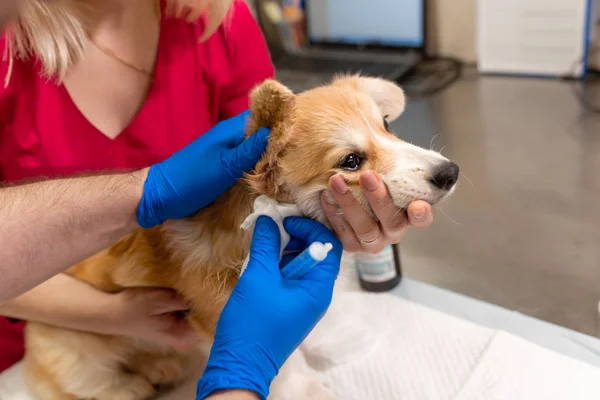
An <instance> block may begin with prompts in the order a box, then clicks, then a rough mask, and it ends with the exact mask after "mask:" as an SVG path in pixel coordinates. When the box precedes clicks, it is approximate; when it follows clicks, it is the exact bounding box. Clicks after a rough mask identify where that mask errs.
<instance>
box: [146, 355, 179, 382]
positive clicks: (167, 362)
mask: <svg viewBox="0 0 600 400" xmlns="http://www.w3.org/2000/svg"><path fill="white" fill-rule="evenodd" d="M184 367H185V365H184V361H183V359H181V358H180V357H176V356H175V357H166V358H159V359H157V360H155V361H154V362H151V363H147V364H144V365H140V367H139V371H138V372H139V373H140V374H141V375H143V376H144V377H146V379H147V380H149V381H150V383H152V384H154V385H170V384H173V383H176V382H179V381H180V380H182V379H183V376H184Z"/></svg>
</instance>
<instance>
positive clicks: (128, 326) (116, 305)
mask: <svg viewBox="0 0 600 400" xmlns="http://www.w3.org/2000/svg"><path fill="white" fill-rule="evenodd" d="M112 296H114V301H113V303H112V304H113V307H111V311H110V312H111V314H112V316H111V325H112V328H109V329H111V330H114V332H111V334H114V335H124V336H130V337H136V338H141V339H146V340H150V341H153V342H159V343H164V344H167V345H170V346H173V347H175V348H177V349H179V350H189V349H191V348H193V347H194V346H196V345H197V344H198V341H199V337H198V334H197V333H196V332H195V331H194V330H193V329H192V327H191V325H190V324H189V323H188V322H187V320H186V319H185V318H183V316H182V312H185V311H187V310H189V306H188V305H187V304H185V302H184V301H183V300H182V299H181V298H180V297H178V296H177V295H176V294H175V293H174V292H172V291H170V290H167V289H152V288H133V289H127V290H124V291H123V292H120V293H117V294H114V295H112Z"/></svg>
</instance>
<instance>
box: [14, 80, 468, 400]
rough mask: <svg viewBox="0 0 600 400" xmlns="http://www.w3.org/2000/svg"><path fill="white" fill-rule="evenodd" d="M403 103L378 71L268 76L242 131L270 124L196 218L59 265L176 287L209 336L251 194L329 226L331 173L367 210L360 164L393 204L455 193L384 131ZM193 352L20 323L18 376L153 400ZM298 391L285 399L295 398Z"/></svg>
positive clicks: (62, 391) (62, 393)
mask: <svg viewBox="0 0 600 400" xmlns="http://www.w3.org/2000/svg"><path fill="white" fill-rule="evenodd" d="M404 107H405V96H404V93H403V91H402V89H401V88H400V87H398V86H397V85H395V84H394V83H392V82H389V81H386V80H383V79H378V78H371V77H362V76H354V75H352V76H339V77H336V78H334V80H333V81H332V82H331V83H330V84H328V85H325V86H321V87H317V88H315V89H312V90H309V91H306V92H303V93H301V94H297V95H296V94H294V93H292V92H291V91H290V90H289V89H288V88H286V87H285V86H283V85H282V84H280V83H279V82H277V81H274V80H267V81H265V82H263V83H262V84H260V85H259V86H257V87H256V88H254V89H253V91H252V92H251V94H250V111H251V117H250V118H249V121H248V123H247V135H252V134H253V133H254V132H256V131H257V130H258V129H259V128H261V127H269V128H271V135H270V137H269V143H268V146H267V150H266V152H265V154H264V155H263V157H262V159H261V160H260V161H259V162H258V164H257V165H256V167H255V169H254V170H253V171H251V172H250V173H248V174H247V175H246V176H245V178H244V179H241V180H239V181H238V182H237V183H236V184H235V185H234V186H233V187H232V188H230V189H229V190H228V191H227V192H225V193H224V194H223V195H222V196H221V197H220V198H219V199H218V200H217V201H216V202H214V203H213V204H211V205H209V206H208V207H206V208H204V209H202V210H200V211H199V212H198V213H197V214H195V215H193V216H191V217H189V218H186V219H183V220H177V221H167V222H166V223H164V224H163V225H162V226H159V227H155V228H151V229H139V230H137V231H134V232H133V233H131V234H129V235H128V236H126V237H124V238H122V239H121V240H120V241H119V242H117V243H116V244H114V245H113V246H112V247H110V248H108V249H106V250H104V251H102V252H100V253H98V254H96V255H94V256H92V257H90V258H89V259H87V260H85V261H83V262H81V263H79V264H77V265H75V266H73V267H71V268H70V269H69V270H68V271H67V273H68V274H70V275H71V276H73V277H75V278H77V279H80V280H82V281H84V282H87V283H89V284H91V285H93V286H94V287H96V288H98V289H100V290H103V291H107V292H118V291H120V290H123V289H124V288H130V287H161V288H170V289H173V290H175V291H176V292H177V293H178V294H179V295H181V296H182V297H183V298H184V299H185V300H186V302H187V303H188V304H189V305H190V312H189V314H188V315H187V316H186V318H188V320H189V322H190V323H191V325H192V326H193V327H194V329H195V330H197V332H198V333H199V334H200V335H201V336H202V338H203V339H205V341H206V342H205V343H208V344H210V343H211V342H212V339H213V335H214V333H215V329H216V325H217V321H218V319H219V315H220V313H221V311H222V309H223V307H224V306H225V303H226V302H227V299H228V296H229V295H230V293H231V291H232V290H233V288H234V286H235V284H236V282H237V280H238V278H239V275H240V271H241V268H242V265H243V263H244V260H245V258H246V256H247V255H248V252H249V247H250V241H251V234H252V233H251V232H246V231H245V230H242V229H241V228H240V226H241V225H242V222H243V221H244V220H245V219H246V217H247V216H248V215H249V214H250V213H251V212H252V209H253V203H254V200H255V199H256V198H257V197H258V196H259V195H266V196H269V197H271V198H273V199H276V200H278V201H280V202H284V203H294V204H296V205H297V206H298V207H299V209H300V210H301V212H302V213H303V215H304V216H306V217H309V218H313V219H315V220H317V221H320V222H323V223H326V222H327V220H326V217H325V214H324V212H323V210H322V208H321V202H320V195H321V193H322V192H323V191H325V190H327V189H328V182H329V179H330V178H331V177H332V176H333V175H334V174H341V175H342V177H343V178H344V179H345V181H346V182H347V184H348V186H349V188H350V190H351V193H352V194H353V196H354V197H355V198H356V199H357V200H359V202H360V203H361V204H362V205H363V206H364V207H365V209H367V210H369V211H370V208H369V204H368V202H367V201H366V199H365V197H364V196H363V194H362V191H361V188H360V185H359V174H360V173H361V172H364V171H367V170H372V171H375V172H376V173H378V174H379V175H380V176H381V179H382V180H383V182H384V183H385V184H386V186H387V188H388V190H389V192H390V194H391V197H392V199H393V201H394V203H395V205H396V206H397V207H399V208H406V207H407V206H408V204H409V203H410V202H411V201H413V200H416V199H422V200H425V201H427V202H429V203H431V204H435V203H437V202H438V201H440V200H442V199H443V198H444V197H446V196H448V195H449V194H450V193H451V192H452V191H453V190H454V187H455V185H456V182H457V179H458V167H457V166H456V164H454V163H452V162H451V161H449V160H448V159H446V158H445V157H443V156H442V155H440V154H438V153H436V152H434V151H430V150H425V149H422V148H419V147H417V146H414V145H411V144H409V143H406V142H404V141H402V140H401V139H399V138H398V137H396V136H395V135H394V134H392V133H391V132H389V130H388V122H390V121H393V120H395V119H396V118H397V117H398V116H399V115H400V114H401V113H402V112H403V110H404ZM193 172H194V171H190V173H193ZM199 351H205V354H204V355H206V354H207V352H208V350H207V349H204V350H199ZM197 356H198V354H197V353H194V352H186V353H184V352H180V351H177V350H176V349H174V348H169V347H167V346H164V345H159V344H157V343H150V342H146V341H142V340H139V339H132V338H128V337H118V336H105V335H98V334H93V333H87V332H79V331H73V330H68V329H63V328H58V327H55V326H49V325H45V324H41V323H35V322H30V323H29V324H28V325H27V328H26V355H25V369H26V380H27V382H28V386H29V389H30V392H31V393H32V394H34V395H35V396H36V397H37V398H38V399H39V400H79V399H94V400H145V399H149V398H151V397H153V396H154V395H155V394H156V387H157V386H160V385H174V384H177V383H178V382H181V381H182V380H183V379H184V378H185V377H186V372H187V371H188V365H189V363H190V360H191V358H192V357H197ZM278 379H279V378H277V379H276V381H277V380H278ZM294 385H295V387H297V386H298V382H294ZM277 386H278V387H283V388H285V387H286V382H278V384H277ZM290 387H291V386H290ZM319 390H320V389H317V390H316V391H315V390H314V388H311V390H306V392H307V393H310V395H308V396H309V397H310V398H311V399H312V398H315V399H325V398H334V397H333V396H331V395H330V394H327V393H329V392H328V391H327V390H326V389H325V388H322V392H323V394H322V395H319ZM300 392H302V389H298V390H297V391H296V392H295V393H296V395H294V396H292V397H291V398H303V397H299V396H298V394H299V393H300ZM273 396H275V394H273Z"/></svg>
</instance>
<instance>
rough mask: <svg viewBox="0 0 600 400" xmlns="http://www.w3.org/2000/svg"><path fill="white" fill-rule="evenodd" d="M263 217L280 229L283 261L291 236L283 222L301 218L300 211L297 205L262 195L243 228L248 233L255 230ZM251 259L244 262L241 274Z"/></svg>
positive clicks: (255, 201) (256, 201)
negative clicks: (267, 217)
mask: <svg viewBox="0 0 600 400" xmlns="http://www.w3.org/2000/svg"><path fill="white" fill-rule="evenodd" d="M262 215H265V216H269V217H271V218H272V219H273V221H275V223H276V224H277V226H278V227H279V234H280V235H281V249H280V250H279V258H280V259H281V255H282V254H283V250H284V249H285V247H286V246H287V245H288V243H289V242H290V234H289V233H287V231H286V230H285V228H284V227H283V220H284V219H286V218H287V217H297V216H300V215H301V212H300V209H298V206H296V205H295V204H286V203H279V202H278V201H277V200H273V199H271V198H270V197H267V196H264V195H261V196H258V197H257V198H256V200H254V210H253V211H252V214H250V215H249V216H248V217H247V218H246V219H245V220H244V222H243V223H242V226H241V228H242V229H244V230H246V231H249V230H251V229H253V228H254V224H255V223H256V220H257V219H258V217H260V216H262ZM249 257H250V256H248V257H247V258H246V260H244V264H243V265H242V270H241V271H240V274H242V273H243V272H244V270H245V269H246V267H247V266H248V261H249V260H250V258H249Z"/></svg>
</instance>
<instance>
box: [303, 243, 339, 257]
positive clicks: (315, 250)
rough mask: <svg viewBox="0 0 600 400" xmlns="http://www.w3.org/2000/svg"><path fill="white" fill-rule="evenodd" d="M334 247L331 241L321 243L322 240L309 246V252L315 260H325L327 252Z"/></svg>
mask: <svg viewBox="0 0 600 400" xmlns="http://www.w3.org/2000/svg"><path fill="white" fill-rule="evenodd" d="M331 249H333V245H332V244H331V243H325V244H323V243H321V242H313V243H311V245H310V246H308V252H309V254H310V256H311V257H312V259H313V260H315V261H323V260H324V259H325V258H327V254H329V252H330V251H331Z"/></svg>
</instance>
